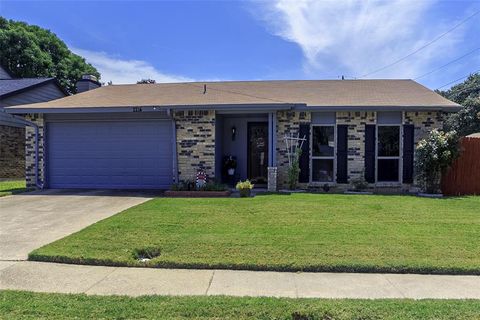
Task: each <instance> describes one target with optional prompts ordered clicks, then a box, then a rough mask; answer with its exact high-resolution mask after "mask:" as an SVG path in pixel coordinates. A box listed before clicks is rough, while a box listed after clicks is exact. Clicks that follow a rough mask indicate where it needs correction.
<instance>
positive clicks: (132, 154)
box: [46, 120, 173, 189]
mask: <svg viewBox="0 0 480 320" xmlns="http://www.w3.org/2000/svg"><path fill="white" fill-rule="evenodd" d="M46 148H47V174H48V181H47V184H48V186H49V187H50V188H101V189H165V188H168V187H169V186H170V185H171V184H172V174H173V173H172V166H173V164H172V122H171V121H170V120H168V121H167V120H155V121H98V122H97V121H95V122H94V121H92V122H51V123H48V124H47V146H46Z"/></svg>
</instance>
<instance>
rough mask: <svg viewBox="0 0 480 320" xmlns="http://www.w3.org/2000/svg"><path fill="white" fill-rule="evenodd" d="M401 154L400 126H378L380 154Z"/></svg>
mask: <svg viewBox="0 0 480 320" xmlns="http://www.w3.org/2000/svg"><path fill="white" fill-rule="evenodd" d="M399 155H400V127H397V126H395V127H384V126H379V127H378V156H379V157H398V156H399Z"/></svg>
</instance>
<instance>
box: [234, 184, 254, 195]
mask: <svg viewBox="0 0 480 320" xmlns="http://www.w3.org/2000/svg"><path fill="white" fill-rule="evenodd" d="M236 188H237V190H238V191H239V192H240V197H242V198H245V197H250V193H251V191H252V189H253V184H252V183H251V182H250V181H249V180H245V181H239V182H238V183H237V185H236Z"/></svg>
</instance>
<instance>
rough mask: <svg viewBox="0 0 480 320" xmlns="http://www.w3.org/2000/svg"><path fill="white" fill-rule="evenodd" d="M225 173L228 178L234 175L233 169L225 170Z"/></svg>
mask: <svg viewBox="0 0 480 320" xmlns="http://www.w3.org/2000/svg"><path fill="white" fill-rule="evenodd" d="M227 173H228V175H229V176H233V175H234V174H235V169H233V168H230V169H228V170H227Z"/></svg>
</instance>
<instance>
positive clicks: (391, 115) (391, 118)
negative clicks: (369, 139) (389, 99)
mask: <svg viewBox="0 0 480 320" xmlns="http://www.w3.org/2000/svg"><path fill="white" fill-rule="evenodd" d="M377 123H379V124H401V123H402V113H401V112H392V111H387V112H377Z"/></svg>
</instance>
